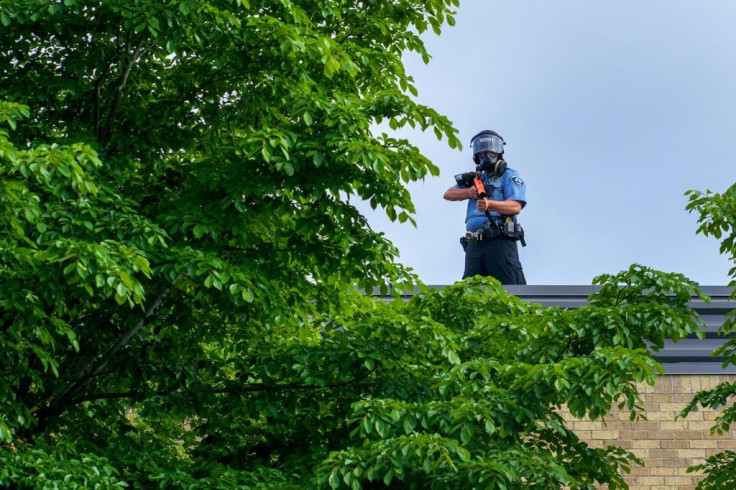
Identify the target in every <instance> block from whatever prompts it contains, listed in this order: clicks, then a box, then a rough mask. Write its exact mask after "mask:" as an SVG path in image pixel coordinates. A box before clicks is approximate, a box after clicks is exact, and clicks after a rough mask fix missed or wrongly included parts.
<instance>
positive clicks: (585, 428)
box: [563, 375, 736, 490]
mask: <svg viewBox="0 0 736 490" xmlns="http://www.w3.org/2000/svg"><path fill="white" fill-rule="evenodd" d="M724 381H736V376H734V375H729V376H726V375H670V376H662V377H660V378H659V380H658V381H657V384H656V385H655V386H648V385H646V384H643V385H640V386H639V391H640V393H641V394H642V398H643V400H644V408H645V411H646V414H647V419H648V420H645V421H639V422H630V421H629V415H628V413H627V412H622V413H618V412H617V411H614V412H613V413H612V414H611V415H609V416H608V417H607V418H606V423H605V424H604V423H602V422H600V421H596V422H591V421H589V420H577V419H573V418H572V416H571V415H570V414H569V412H565V411H563V416H564V417H565V419H567V420H568V421H571V422H570V423H571V427H572V429H573V430H574V431H575V432H576V433H577V434H578V436H579V437H580V438H581V439H582V440H584V441H586V442H588V443H589V444H591V445H593V446H596V447H604V446H607V445H609V444H614V445H617V446H620V447H622V448H624V449H628V450H630V451H631V452H632V453H634V454H636V455H637V456H638V457H639V458H641V459H642V460H643V461H644V464H645V466H643V467H641V466H633V467H632V469H631V473H629V474H628V475H626V481H627V483H628V484H629V486H630V488H631V489H632V490H686V489H688V490H690V489H693V488H695V486H696V485H697V483H698V481H699V480H700V479H701V477H702V476H701V475H698V474H696V473H687V468H688V467H689V466H693V465H695V464H698V463H701V462H703V460H705V458H707V457H708V456H710V455H712V454H715V453H718V452H721V451H722V450H724V449H731V450H736V434H734V432H733V431H732V432H731V433H728V434H725V435H723V436H717V435H711V434H710V427H711V426H712V425H713V420H714V419H715V417H716V415H717V413H716V412H713V411H711V410H702V409H701V410H700V411H698V412H694V413H691V414H690V415H689V416H688V417H687V418H686V419H684V420H683V419H677V420H675V416H676V415H677V413H679V412H680V411H681V410H682V409H683V408H684V407H685V405H686V403H687V402H689V401H690V400H691V399H692V397H693V395H694V394H695V393H697V392H698V391H700V390H706V389H710V388H712V387H714V386H716V385H717V384H718V383H721V382H724Z"/></svg>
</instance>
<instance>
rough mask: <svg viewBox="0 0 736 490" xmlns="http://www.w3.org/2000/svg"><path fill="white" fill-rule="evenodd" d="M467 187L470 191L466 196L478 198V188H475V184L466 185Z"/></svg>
mask: <svg viewBox="0 0 736 490" xmlns="http://www.w3.org/2000/svg"><path fill="white" fill-rule="evenodd" d="M468 189H470V193H469V194H468V198H469V199H473V200H476V199H478V189H476V188H475V186H473V187H468Z"/></svg>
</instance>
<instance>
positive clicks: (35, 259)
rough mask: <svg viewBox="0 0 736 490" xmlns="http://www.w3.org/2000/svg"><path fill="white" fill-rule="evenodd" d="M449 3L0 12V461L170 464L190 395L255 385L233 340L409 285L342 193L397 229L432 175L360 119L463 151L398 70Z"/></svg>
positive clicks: (84, 3)
mask: <svg viewBox="0 0 736 490" xmlns="http://www.w3.org/2000/svg"><path fill="white" fill-rule="evenodd" d="M456 4H457V0H426V1H423V2H410V1H408V0H405V1H396V2H382V1H370V2H356V3H349V2H343V1H337V0H333V1H320V2H317V1H290V0H282V1H278V0H277V1H247V0H218V1H195V0H181V1H177V0H172V1H169V2H160V1H158V0H139V1H135V2H131V1H128V0H117V1H116V0H110V1H108V0H106V1H92V0H65V1H64V2H60V1H56V0H54V1H52V0H15V1H10V2H4V3H3V5H2V6H1V7H0V22H1V23H2V29H0V66H1V68H0V94H1V97H2V99H3V100H4V101H5V102H3V103H2V106H0V114H1V115H0V118H1V119H2V121H3V127H4V128H6V129H9V131H6V130H3V132H2V133H0V145H1V147H2V153H1V154H0V163H1V165H2V167H1V170H0V176H1V180H0V186H1V188H0V199H2V200H1V201H0V202H1V204H0V205H1V206H2V216H1V217H0V222H1V223H2V231H1V232H0V233H1V234H0V240H2V241H1V242H0V244H1V247H0V260H1V261H0V264H1V266H0V267H1V269H0V271H2V276H1V277H0V281H1V282H0V290H1V291H2V294H0V297H1V299H0V302H1V303H0V304H1V305H2V311H1V312H0V315H1V317H0V318H1V319H2V330H1V331H0V332H1V333H0V342H2V346H3V348H2V352H3V354H2V360H1V361H0V373H2V377H1V378H0V393H1V394H2V398H1V400H2V406H3V409H2V418H1V419H0V439H2V440H3V441H5V442H6V444H9V443H12V444H14V447H15V449H16V450H17V451H18V452H17V453H13V454H11V453H9V452H8V449H7V448H8V447H10V446H6V447H5V448H4V450H3V454H4V458H5V460H6V461H7V458H9V457H11V456H12V457H13V458H16V459H17V458H21V459H22V458H26V459H23V461H26V462H28V461H30V460H31V459H32V458H36V456H35V455H34V454H35V453H34V452H33V451H42V452H44V454H46V455H47V456H48V457H49V458H55V459H56V460H57V463H58V466H59V467H60V468H62V469H63V468H65V467H66V468H71V466H74V465H75V464H76V463H69V464H62V463H63V461H66V460H68V459H69V458H71V459H72V460H73V461H75V462H78V461H79V459H80V457H81V456H80V455H82V454H94V455H107V457H108V458H109V457H111V455H116V460H117V455H119V454H125V455H126V456H127V455H133V454H135V452H136V451H137V449H139V448H142V447H145V448H146V449H147V450H148V451H150V454H151V456H150V457H149V456H145V457H143V458H142V459H140V460H137V459H136V460H135V461H132V460H131V461H124V462H121V461H119V460H117V461H116V468H125V469H126V471H127V470H130V469H131V466H130V465H139V466H140V467H139V470H140V471H141V472H142V473H141V475H143V474H144V473H143V472H144V471H147V472H148V473H147V475H148V476H151V475H153V476H155V475H157V474H163V471H162V470H157V469H154V468H159V466H157V465H159V463H154V462H155V461H163V460H166V461H169V460H170V461H178V458H179V456H178V455H177V453H176V451H173V450H170V448H171V447H173V446H171V441H174V440H179V439H178V437H179V436H178V435H177V434H178V433H180V432H181V431H182V426H183V425H188V426H192V425H194V423H193V422H192V421H191V419H192V417H194V416H195V415H196V407H198V406H200V405H202V404H207V403H210V402H211V401H212V400H211V399H212V398H217V397H225V396H227V395H232V396H233V397H235V399H239V396H240V393H238V391H239V390H241V389H242V390H244V391H245V392H248V390H249V389H252V388H253V387H254V386H256V385H258V386H260V384H261V383H262V382H263V380H262V379H261V378H260V376H261V375H260V374H257V373H253V372H251V370H250V365H249V360H250V355H248V354H247V353H248V349H250V348H252V347H253V346H254V345H256V344H257V343H258V342H259V341H261V340H263V339H267V340H268V341H272V342H296V341H297V340H298V339H301V338H302V337H305V340H304V341H305V342H306V341H308V340H312V341H313V340H314V338H315V336H317V335H318V332H317V331H314V330H312V329H310V328H309V327H308V326H307V323H309V322H310V321H311V318H312V317H313V316H314V315H316V314H317V313H320V314H324V313H327V312H335V313H337V312H340V311H342V310H343V309H345V308H350V307H351V304H352V303H353V301H354V297H355V296H356V294H357V292H356V291H355V289H354V288H355V285H356V284H357V285H359V286H360V287H362V288H365V289H372V288H373V287H374V286H378V285H382V286H384V287H385V286H386V285H387V284H392V285H396V286H399V287H401V286H402V285H405V284H411V283H413V282H414V279H415V278H414V276H413V275H412V274H411V273H410V271H408V270H406V269H405V268H404V267H402V266H401V265H399V264H397V263H396V262H395V259H396V255H397V252H396V249H395V248H394V247H393V246H392V245H391V244H390V243H389V242H388V241H387V240H385V239H384V238H383V236H382V235H381V234H380V233H376V232H374V231H373V230H371V229H370V227H369V226H368V224H367V222H366V220H365V218H364V217H363V216H361V215H360V214H359V213H358V212H357V211H356V209H355V208H354V207H353V206H351V205H350V203H349V199H350V197H351V196H357V197H359V198H361V199H365V200H368V201H370V203H371V204H372V205H373V206H374V207H378V206H380V207H382V208H383V209H385V210H386V213H387V214H388V215H389V217H391V218H392V219H398V220H400V221H407V220H409V221H411V213H412V212H413V210H414V208H413V204H412V202H411V199H410V196H409V193H408V192H407V191H406V189H405V188H404V186H403V184H404V183H406V182H408V181H412V180H417V179H421V178H423V177H424V176H425V175H428V174H436V173H437V168H436V167H435V166H434V165H432V164H431V162H430V161H429V160H428V159H427V158H426V157H424V156H423V155H421V154H420V152H419V151H418V149H417V148H415V147H414V146H412V145H411V144H409V142H408V141H406V140H401V139H396V138H393V137H390V136H388V135H385V134H382V135H378V136H374V132H375V127H376V124H378V123H381V122H387V123H388V124H389V126H391V127H394V128H395V127H400V126H404V125H406V124H409V125H411V126H415V127H419V128H421V129H423V130H426V129H432V130H433V131H435V133H437V135H438V137H445V138H447V141H448V142H449V144H450V145H451V146H457V145H458V144H459V142H458V140H457V137H456V131H455V129H454V128H453V127H452V125H451V124H450V123H449V121H448V120H447V119H446V118H445V117H443V116H441V115H439V114H438V113H436V112H435V111H433V110H432V109H430V108H428V107H424V106H422V105H419V104H417V103H416V102H415V101H414V100H413V99H412V94H416V90H415V88H414V87H413V85H412V79H411V77H409V76H408V75H407V74H406V73H405V72H404V69H403V65H402V63H401V55H402V53H403V52H405V51H407V50H410V51H416V52H418V53H419V54H421V55H422V56H423V57H424V58H425V60H426V59H428V55H427V53H426V51H425V50H424V47H423V44H422V41H421V40H420V38H419V34H421V33H422V32H424V31H426V30H427V29H428V28H432V29H433V30H435V31H436V32H439V30H440V27H441V25H442V24H443V23H445V22H448V23H452V19H453V17H452V11H451V10H450V9H451V7H452V6H453V5H456ZM242 387H244V388H242ZM259 389H265V388H259ZM152 411H153V412H152ZM164 411H165V412H166V414H167V415H166V416H165V417H164V416H163V415H162V414H163V412H164ZM151 413H155V415H156V416H155V417H153V418H150V417H149V415H150V414H151ZM199 420H202V418H201V417H199ZM149 424H150V425H149ZM208 424H210V426H213V425H214V426H218V427H219V425H218V424H217V423H216V422H215V421H214V420H213V419H212V418H210V419H209V420H208ZM154 427H156V428H161V427H163V428H162V429H161V430H158V429H157V430H154ZM128 433H130V434H135V435H136V436H135V437H132V436H130V437H129V436H126V434H128ZM71 434H74V437H72V436H71ZM52 435H53V438H51V437H52ZM44 437H46V438H45V439H44ZM75 437H76V438H75ZM146 438H150V440H146ZM71 440H74V445H73V446H71V445H68V444H67V442H68V441H71ZM126 444H127V445H126ZM111 445H112V446H115V445H117V446H115V448H112V447H111ZM64 447H65V448H67V449H68V451H67V450H64V449H59V448H64ZM176 447H179V448H185V447H187V446H184V445H182V444H181V443H179V444H178V445H176ZM24 448H31V449H32V451H31V450H30V449H29V450H28V451H26V450H25V449H24ZM121 448H122V449H121ZM157 448H159V449H160V454H158V453H157V452H156V451H157ZM172 451H173V452H172ZM11 452H12V451H11ZM164 453H166V457H165V458H164V457H163V456H162V454H164ZM14 455H15V456H14ZM74 455H76V456H74ZM84 457H85V458H86V457H88V456H84ZM90 457H91V456H90ZM101 457H102V458H103V459H104V456H101ZM130 457H131V458H132V456H130ZM157 458H158V459H157ZM98 459H99V458H98ZM19 464H20V463H19ZM23 464H25V463H23ZM70 465H71V466H70ZM145 465H150V467H146V466H145ZM3 467H4V468H12V467H13V466H3ZM21 467H22V465H21V466H16V467H15V468H21ZM49 467H54V464H51V465H50V466H49ZM100 467H101V468H102V467H104V464H103V463H101V466H100ZM160 467H165V464H160ZM182 467H183V466H182ZM222 468H225V466H222ZM77 469H78V468H77ZM187 470H188V468H187ZM3 471H6V470H3ZM7 471H10V470H7ZM13 471H15V470H13ZM18 471H21V470H18ZM24 471H25V470H24ZM38 471H43V468H41V469H39V470H38ZM69 471H70V473H69V474H70V475H72V478H76V477H75V476H74V475H76V474H77V473H75V472H73V471H71V470H69ZM109 471H113V470H109ZM213 471H215V470H213ZM222 471H225V470H222ZM20 474H22V471H21V473H18V474H15V477H19V475H20ZM102 474H107V473H105V471H102ZM88 476H89V475H87V474H86V473H83V479H84V478H87V477H88ZM108 476H109V475H108ZM113 476H114V475H113ZM118 476H119V474H118ZM198 477H199V475H198V476H197V477H196V478H198ZM1 478H3V481H7V479H8V478H11V476H9V475H8V473H6V474H5V475H4V476H2V477H1ZM111 478H112V477H111ZM132 478H133V479H135V477H132ZM141 478H143V477H141ZM193 478H194V477H193ZM75 481H76V480H75ZM223 485H225V486H227V485H226V483H223Z"/></svg>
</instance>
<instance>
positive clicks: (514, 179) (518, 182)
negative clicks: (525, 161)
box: [511, 175, 524, 187]
mask: <svg viewBox="0 0 736 490" xmlns="http://www.w3.org/2000/svg"><path fill="white" fill-rule="evenodd" d="M511 181H512V182H513V183H514V184H516V185H518V186H520V187H521V186H523V185H524V181H523V180H521V177H519V176H518V175H514V176H513V177H511Z"/></svg>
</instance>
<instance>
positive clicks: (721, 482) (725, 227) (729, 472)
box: [680, 184, 736, 489]
mask: <svg viewBox="0 0 736 490" xmlns="http://www.w3.org/2000/svg"><path fill="white" fill-rule="evenodd" d="M688 194H689V195H690V203H689V204H688V209H689V210H690V211H696V212H697V213H698V215H699V217H698V223H700V226H699V227H698V233H702V234H703V235H705V236H713V237H715V238H717V239H719V240H721V253H723V254H726V255H727V256H728V258H729V260H731V261H733V262H734V263H736V184H734V185H732V186H731V187H729V188H728V189H727V190H726V191H725V192H723V193H722V194H719V193H714V192H711V191H708V192H706V193H701V192H696V191H690V192H689V193H688ZM729 275H730V276H731V278H732V280H731V281H730V283H729V286H730V287H732V288H734V290H733V292H732V294H731V298H732V299H736V267H733V268H731V270H730V271H729ZM734 332H736V310H732V311H730V312H728V313H727V314H726V317H725V320H724V322H723V325H722V326H721V327H720V328H719V333H720V334H721V335H723V336H729V337H731V338H730V339H729V340H728V341H726V342H725V343H724V345H723V346H722V347H720V348H719V349H718V350H716V351H715V352H714V353H713V355H714V356H716V357H723V358H724V359H725V360H724V366H727V365H729V364H736V338H734V337H733V336H732V334H733V333H734ZM734 395H736V383H728V382H725V383H721V384H719V385H718V386H716V387H715V388H713V389H711V390H704V391H701V392H700V393H698V394H696V395H695V397H693V399H692V401H691V402H690V403H689V404H688V406H687V407H686V408H685V409H684V410H683V411H682V413H681V414H680V416H682V417H686V416H687V415H688V414H689V413H690V412H692V411H696V410H698V406H701V407H708V408H712V409H718V408H721V407H726V408H725V409H723V411H722V412H721V414H720V415H719V416H718V418H717V419H716V424H715V425H714V426H713V428H712V429H711V432H712V433H715V434H723V433H725V432H728V431H729V430H730V429H731V424H733V423H734V421H736V406H734V405H733V404H731V405H730V406H729V402H730V400H731V399H732V397H733V396H734ZM688 471H705V473H706V477H705V479H703V480H702V481H701V482H700V483H699V485H698V488H702V489H720V488H731V487H733V486H736V465H734V453H733V452H732V451H724V452H722V453H719V454H716V455H714V456H711V457H710V458H708V459H707V460H706V462H705V463H703V464H701V465H697V466H694V467H692V468H689V470H688Z"/></svg>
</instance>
